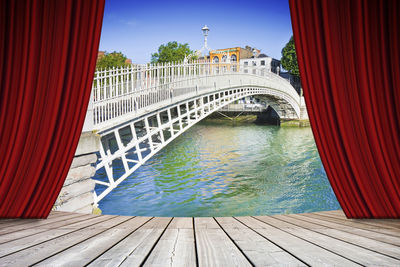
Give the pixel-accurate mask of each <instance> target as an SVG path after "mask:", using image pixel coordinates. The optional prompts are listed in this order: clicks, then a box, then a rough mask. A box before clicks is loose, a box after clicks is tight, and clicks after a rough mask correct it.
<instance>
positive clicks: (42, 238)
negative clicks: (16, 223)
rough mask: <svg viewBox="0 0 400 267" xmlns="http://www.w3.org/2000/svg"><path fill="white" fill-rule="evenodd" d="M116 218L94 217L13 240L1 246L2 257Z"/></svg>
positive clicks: (0, 254) (108, 216) (0, 255)
mask: <svg viewBox="0 0 400 267" xmlns="http://www.w3.org/2000/svg"><path fill="white" fill-rule="evenodd" d="M114 217H116V216H110V215H102V216H97V217H92V218H90V219H89V220H85V221H80V222H76V223H74V224H70V225H66V226H63V227H60V228H57V229H50V230H46V231H45V232H41V233H37V234H33V235H30V236H26V237H24V238H20V239H17V240H13V241H10V242H7V243H4V244H1V245H0V257H4V256H6V255H8V254H11V253H15V252H17V251H19V250H23V249H26V248H29V247H32V246H35V245H37V244H40V243H43V242H46V241H49V240H51V239H54V238H57V237H59V236H62V235H65V234H68V233H71V232H74V231H77V230H79V229H82V228H85V227H89V226H92V225H95V224H97V223H101V222H104V221H106V220H110V219H111V218H114ZM34 229H35V228H34Z"/></svg>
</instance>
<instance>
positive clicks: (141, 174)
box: [100, 121, 339, 216]
mask: <svg viewBox="0 0 400 267" xmlns="http://www.w3.org/2000/svg"><path fill="white" fill-rule="evenodd" d="M100 208H101V209H102V210H103V213H104V214H120V215H143V216H239V215H266V214H280V213H298V212H311V211H321V210H332V209H338V208H339V205H338V203H337V200H336V198H335V196H334V194H333V192H332V190H331V188H330V186H329V182H328V180H327V178H326V174H325V171H324V170H323V167H322V164H321V162H320V159H319V155H318V152H317V150H316V147H315V144H314V139H313V135H312V132H311V130H310V129H309V128H280V127H276V126H259V125H251V124H246V125H241V126H232V125H221V124H216V123H211V122H207V121H205V122H201V123H200V124H198V125H195V126H193V127H192V128H191V129H190V130H188V131H187V132H186V133H184V134H182V136H180V137H178V138H177V139H176V140H174V141H173V142H171V143H170V144H169V145H168V146H167V147H165V148H164V149H163V150H162V151H161V152H160V153H159V154H157V155H155V156H154V157H153V158H152V159H150V160H149V161H148V162H147V163H146V164H145V165H143V166H142V167H140V168H139V169H138V170H137V171H136V172H135V173H134V174H132V176H131V177H129V178H127V179H126V180H125V181H124V182H122V183H121V184H120V185H119V187H118V188H116V189H114V191H113V192H112V193H110V194H109V195H108V196H107V197H106V198H105V199H103V200H102V201H101V202H100Z"/></svg>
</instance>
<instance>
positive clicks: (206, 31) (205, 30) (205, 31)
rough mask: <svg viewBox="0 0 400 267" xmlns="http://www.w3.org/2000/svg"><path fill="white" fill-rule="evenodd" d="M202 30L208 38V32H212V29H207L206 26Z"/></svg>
mask: <svg viewBox="0 0 400 267" xmlns="http://www.w3.org/2000/svg"><path fill="white" fill-rule="evenodd" d="M201 30H202V31H203V35H204V37H207V36H208V32H209V31H210V29H209V28H208V27H207V25H204V27H203V28H201Z"/></svg>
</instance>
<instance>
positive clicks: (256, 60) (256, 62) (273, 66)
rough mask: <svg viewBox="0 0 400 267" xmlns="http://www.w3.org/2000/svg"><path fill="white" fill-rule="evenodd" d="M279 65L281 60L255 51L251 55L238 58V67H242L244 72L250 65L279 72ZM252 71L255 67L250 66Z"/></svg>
mask: <svg viewBox="0 0 400 267" xmlns="http://www.w3.org/2000/svg"><path fill="white" fill-rule="evenodd" d="M280 65H281V62H280V61H279V60H277V59H275V58H272V57H269V56H267V55H265V54H261V53H259V54H258V55H257V53H256V52H255V53H254V55H252V56H251V57H249V58H243V59H241V60H240V67H241V68H243V70H244V72H245V73H246V70H247V69H249V68H248V67H249V66H251V67H257V69H265V70H266V71H270V72H273V73H276V74H279V73H280ZM247 71H249V70H247ZM252 71H253V72H255V68H252Z"/></svg>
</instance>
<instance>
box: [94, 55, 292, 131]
mask: <svg viewBox="0 0 400 267" xmlns="http://www.w3.org/2000/svg"><path fill="white" fill-rule="evenodd" d="M240 86H258V87H263V88H271V89H273V90H275V94H279V96H281V97H282V98H283V99H285V100H286V101H287V102H289V104H290V105H291V106H292V107H293V109H294V110H295V111H296V114H297V116H298V117H299V116H300V96H299V95H298V94H297V92H296V91H295V89H294V88H293V87H292V86H291V85H290V83H289V82H288V81H286V80H285V79H284V78H282V77H280V76H278V75H276V74H275V73H272V72H269V71H267V70H265V68H260V67H253V66H245V67H243V66H239V63H237V62H232V63H211V62H202V61H199V60H197V61H192V62H189V63H184V62H173V63H160V64H144V65H129V66H126V67H120V68H112V69H107V70H98V71H96V73H95V77H94V81H93V89H92V99H91V109H90V110H89V111H88V112H92V114H90V116H88V117H92V118H93V129H91V130H100V129H107V128H109V127H112V126H114V125H116V124H119V123H121V122H123V121H125V120H128V119H131V118H132V117H137V116H141V115H144V114H146V113H148V112H150V111H153V110H156V109H159V108H161V107H164V106H166V105H171V104H174V103H177V102H179V101H183V100H185V99H188V98H191V97H194V96H196V95H199V94H205V93H209V92H213V91H218V90H221V89H226V88H235V87H240Z"/></svg>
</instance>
